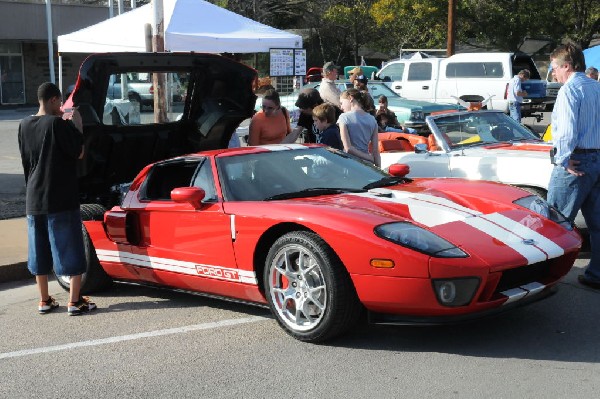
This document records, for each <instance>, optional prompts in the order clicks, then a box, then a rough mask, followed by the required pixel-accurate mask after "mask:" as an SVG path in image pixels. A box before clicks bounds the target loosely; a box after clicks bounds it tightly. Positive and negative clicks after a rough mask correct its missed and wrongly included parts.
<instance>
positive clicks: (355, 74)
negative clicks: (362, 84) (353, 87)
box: [348, 67, 365, 84]
mask: <svg viewBox="0 0 600 399" xmlns="http://www.w3.org/2000/svg"><path fill="white" fill-rule="evenodd" d="M348 74H349V75H350V82H352V83H353V84H354V79H356V78H358V77H359V76H365V73H364V72H363V69H362V68H361V67H354V68H353V69H352V70H350V72H348Z"/></svg>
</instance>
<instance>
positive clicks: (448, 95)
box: [377, 52, 546, 117]
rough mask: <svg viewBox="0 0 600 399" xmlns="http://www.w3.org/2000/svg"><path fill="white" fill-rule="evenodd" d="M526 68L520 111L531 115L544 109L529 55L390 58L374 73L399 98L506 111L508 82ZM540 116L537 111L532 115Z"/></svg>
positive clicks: (541, 84) (540, 84)
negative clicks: (481, 103) (465, 103)
mask: <svg viewBox="0 0 600 399" xmlns="http://www.w3.org/2000/svg"><path fill="white" fill-rule="evenodd" d="M522 69H528V70H529V71H530V73H531V78H530V79H529V80H527V81H525V82H523V83H522V87H523V90H525V91H527V96H525V97H524V99H523V104H522V107H521V113H522V115H523V116H534V112H541V111H544V109H545V107H546V104H545V99H546V81H545V80H542V79H541V77H540V73H539V71H538V69H537V66H536V65H535V62H534V61H533V59H532V58H531V56H529V55H527V54H524V53H491V52H485V53H461V54H455V55H453V56H450V57H448V58H437V57H429V58H410V59H398V60H393V61H390V62H388V63H387V64H385V65H384V66H383V67H382V68H381V71H379V73H378V74H377V76H378V78H379V79H382V80H384V81H385V82H386V84H388V85H389V86H390V87H391V89H392V90H394V91H395V92H396V93H398V94H399V95H401V96H402V97H406V98H410V99H415V100H424V101H431V102H435V103H438V102H442V103H452V102H454V99H455V98H459V99H461V100H463V101H468V102H474V101H484V100H485V99H488V98H490V97H491V101H490V102H489V104H487V108H488V109H495V110H501V111H503V112H506V113H508V96H507V94H508V84H509V82H510V81H511V79H512V78H513V76H514V75H516V74H518V73H519V71H520V70H522ZM535 116H536V117H540V114H536V115H535Z"/></svg>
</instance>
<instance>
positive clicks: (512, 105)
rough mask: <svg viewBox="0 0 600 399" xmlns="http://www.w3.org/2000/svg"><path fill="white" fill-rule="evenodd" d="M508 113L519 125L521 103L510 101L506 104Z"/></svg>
mask: <svg viewBox="0 0 600 399" xmlns="http://www.w3.org/2000/svg"><path fill="white" fill-rule="evenodd" d="M508 111H509V112H510V117H511V118H513V119H514V120H516V121H517V122H519V123H521V103H519V102H516V101H510V102H509V103H508Z"/></svg>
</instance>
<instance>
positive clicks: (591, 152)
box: [548, 44, 600, 289]
mask: <svg viewBox="0 0 600 399" xmlns="http://www.w3.org/2000/svg"><path fill="white" fill-rule="evenodd" d="M550 61H551V65H552V74H553V75H554V77H555V78H556V81H557V82H559V83H563V86H562V87H561V88H560V90H559V92H558V96H557V97H556V103H555V105H554V110H553V112H552V138H553V142H554V146H555V156H554V165H555V166H554V169H553V170H552V175H551V177H550V184H549V187H548V202H549V203H550V204H551V205H553V206H555V207H556V208H557V209H558V210H559V211H561V212H562V213H563V214H564V215H565V216H566V217H567V218H568V219H569V220H571V222H573V221H574V220H575V216H576V215H577V212H578V211H579V210H580V209H581V212H582V214H583V217H584V219H585V222H586V224H587V227H588V231H589V234H590V243H591V251H592V254H591V257H590V263H589V265H588V266H587V268H586V269H585V272H584V273H583V274H581V275H580V276H578V279H579V282H580V283H581V284H583V285H586V286H588V287H591V288H594V289H600V112H598V109H599V108H600V84H598V82H595V81H593V80H592V79H589V78H588V77H586V76H585V74H584V73H583V72H584V71H585V59H584V57H583V52H582V51H581V49H579V48H578V47H576V46H575V45H574V44H565V45H562V46H559V47H558V48H557V49H556V50H554V51H553V52H552V54H550Z"/></svg>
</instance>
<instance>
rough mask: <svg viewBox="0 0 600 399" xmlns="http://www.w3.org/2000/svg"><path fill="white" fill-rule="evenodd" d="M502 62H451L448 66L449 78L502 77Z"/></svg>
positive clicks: (447, 74)
mask: <svg viewBox="0 0 600 399" xmlns="http://www.w3.org/2000/svg"><path fill="white" fill-rule="evenodd" d="M503 75H504V69H503V68H502V63H501V62H450V63H448V65H447V66H446V77H447V78H501V77H502V76H503Z"/></svg>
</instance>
